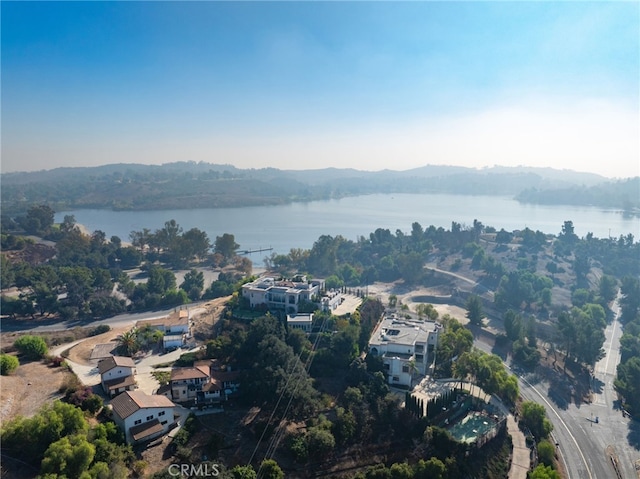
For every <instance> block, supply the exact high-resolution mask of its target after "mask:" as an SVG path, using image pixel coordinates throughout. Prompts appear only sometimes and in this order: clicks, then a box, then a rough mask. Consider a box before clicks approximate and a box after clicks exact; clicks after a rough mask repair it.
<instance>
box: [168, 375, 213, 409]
mask: <svg viewBox="0 0 640 479" xmlns="http://www.w3.org/2000/svg"><path fill="white" fill-rule="evenodd" d="M209 382H211V376H210V371H209V366H192V367H186V368H173V369H172V370H171V380H170V382H169V384H170V386H171V397H172V399H173V400H174V401H175V402H185V401H196V400H197V398H198V393H199V392H201V391H202V390H203V387H204V386H205V385H206V384H207V383H209Z"/></svg>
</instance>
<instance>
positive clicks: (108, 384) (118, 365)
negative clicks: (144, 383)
mask: <svg viewBox="0 0 640 479" xmlns="http://www.w3.org/2000/svg"><path fill="white" fill-rule="evenodd" d="M135 367H136V365H135V363H134V362H133V359H131V358H127V357H125V356H110V357H108V358H105V359H102V360H100V361H99V362H98V371H99V372H100V382H101V384H102V389H103V390H104V392H105V393H107V395H109V397H114V396H117V395H118V394H120V393H122V392H124V391H133V390H134V389H136V387H137V385H136V380H135V377H134V374H135Z"/></svg>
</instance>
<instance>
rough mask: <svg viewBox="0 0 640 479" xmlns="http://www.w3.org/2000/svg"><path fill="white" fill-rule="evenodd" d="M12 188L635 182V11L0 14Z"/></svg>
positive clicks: (296, 8)
mask: <svg viewBox="0 0 640 479" xmlns="http://www.w3.org/2000/svg"><path fill="white" fill-rule="evenodd" d="M1 9H2V12H1V13H2V38H1V41H2V60H1V61H2V172H9V171H30V170H39V169H50V168H54V167H58V166H93V165H101V164H107V163H147V164H151V163H158V164H160V163H167V162H173V161H183V160H184V161H190V160H193V161H206V162H211V163H228V164H232V165H235V166H237V167H240V168H248V167H255V168H260V167H267V166H272V167H276V168H283V169H309V168H321V167H325V166H335V167H353V168H358V169H366V170H380V169H384V168H389V169H395V170H404V169H408V168H412V167H417V166H422V165H425V164H451V165H460V166H471V167H485V166H492V165H506V166H515V165H527V166H551V167H555V168H568V169H574V170H579V171H591V172H595V173H599V174H602V175H604V176H608V177H630V176H638V175H640V133H639V132H640V99H639V92H640V64H639V63H640V31H639V24H640V3H639V2H636V1H630V2H584V3H583V2H577V1H562V2H553V1H540V2H521V1H513V2H497V1H496V2H454V1H451V2H447V1H442V2H430V1H425V2H407V3H397V2H393V3H385V2H353V3H351V2H349V3H347V2H326V3H324V2H322V3H320V2H282V3H279V2H257V3H253V2H235V3H225V2H190V3H185V2H87V3H84V2H66V3H57V2H7V1H2V2H1Z"/></svg>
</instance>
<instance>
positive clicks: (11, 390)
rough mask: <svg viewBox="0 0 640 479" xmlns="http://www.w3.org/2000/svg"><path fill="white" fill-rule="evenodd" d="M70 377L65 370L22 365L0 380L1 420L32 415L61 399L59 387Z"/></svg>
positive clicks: (40, 364) (38, 365) (27, 364)
mask: <svg viewBox="0 0 640 479" xmlns="http://www.w3.org/2000/svg"><path fill="white" fill-rule="evenodd" d="M71 377H73V375H72V374H71V373H70V372H68V371H67V370H65V369H63V368H51V367H49V366H47V365H46V364H44V363H42V362H31V363H26V364H21V365H20V366H19V367H18V369H17V370H16V372H15V373H14V374H13V375H11V376H2V377H1V379H0V381H1V383H0V421H1V422H2V423H4V422H5V421H8V420H11V419H13V418H15V417H16V416H18V415H20V416H27V417H28V416H32V415H33V414H35V413H36V412H37V411H38V409H40V407H41V406H42V405H43V404H45V403H47V402H50V401H52V400H54V399H56V398H59V397H61V394H60V387H61V386H62V384H63V383H64V382H65V380H68V379H69V378H71Z"/></svg>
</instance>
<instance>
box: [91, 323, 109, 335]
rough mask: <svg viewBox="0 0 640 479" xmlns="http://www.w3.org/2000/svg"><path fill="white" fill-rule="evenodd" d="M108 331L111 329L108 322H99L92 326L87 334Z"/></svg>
mask: <svg viewBox="0 0 640 479" xmlns="http://www.w3.org/2000/svg"><path fill="white" fill-rule="evenodd" d="M109 331H111V326H109V325H108V324H101V325H99V326H96V327H95V328H93V329H92V330H91V331H90V332H89V336H97V335H98V334H103V333H106V332H109Z"/></svg>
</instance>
